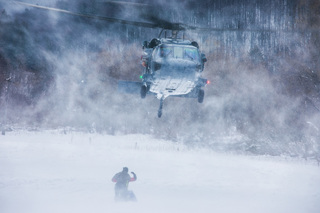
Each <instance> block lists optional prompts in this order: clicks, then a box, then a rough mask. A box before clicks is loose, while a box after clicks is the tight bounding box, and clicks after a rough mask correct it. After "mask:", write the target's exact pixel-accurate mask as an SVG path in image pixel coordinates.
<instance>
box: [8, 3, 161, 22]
mask: <svg viewBox="0 0 320 213" xmlns="http://www.w3.org/2000/svg"><path fill="white" fill-rule="evenodd" d="M13 2H14V3H16V4H21V5H24V6H28V7H34V8H38V9H43V10H51V11H55V12H59V13H65V14H69V15H73V16H79V17H83V18H90V19H96V20H103V21H108V22H112V23H119V24H126V25H133V26H138V27H147V28H159V26H158V25H157V24H155V23H148V22H139V21H129V20H123V19H117V18H109V17H105V16H95V15H89V14H83V13H77V12H71V11H69V10H63V9H59V8H54V7H45V6H39V5H35V4H30V3H25V2H20V1H13Z"/></svg>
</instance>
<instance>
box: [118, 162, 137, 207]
mask: <svg viewBox="0 0 320 213" xmlns="http://www.w3.org/2000/svg"><path fill="white" fill-rule="evenodd" d="M128 171H129V169H128V168H127V167H123V170H122V172H119V173H117V174H115V175H114V176H113V178H112V182H115V183H116V185H115V188H114V189H115V200H116V201H119V200H124V201H127V200H133V201H135V200H136V197H135V195H134V193H133V192H132V191H128V185H129V182H132V181H136V180H137V175H136V174H135V173H134V172H131V174H132V175H133V177H131V176H130V175H129V174H128Z"/></svg>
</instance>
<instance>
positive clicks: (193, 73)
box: [13, 1, 210, 118]
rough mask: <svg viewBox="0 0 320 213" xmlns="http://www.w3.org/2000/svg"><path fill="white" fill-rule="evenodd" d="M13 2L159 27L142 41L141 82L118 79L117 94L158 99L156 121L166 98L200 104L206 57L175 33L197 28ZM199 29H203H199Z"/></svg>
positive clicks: (116, 21)
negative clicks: (150, 95) (190, 100)
mask: <svg viewBox="0 0 320 213" xmlns="http://www.w3.org/2000/svg"><path fill="white" fill-rule="evenodd" d="M13 2H14V3H16V4H20V5H24V6H28V7H34V8H38V9H44V10H51V11H56V12H60V13H66V14H69V15H74V16H80V17H84V18H90V19H99V20H104V21H108V22H113V23H120V24H126V25H134V26H138V27H147V28H160V29H161V32H160V34H159V36H158V37H157V38H153V39H151V40H150V41H144V42H143V45H142V48H143V55H142V56H141V64H142V66H143V71H142V75H141V76H140V78H141V81H121V80H120V81H118V91H119V92H122V93H137V92H139V91H140V96H141V98H142V99H144V98H145V97H146V95H147V94H153V95H155V96H156V97H157V98H158V99H159V100H160V106H159V109H158V117H159V118H160V117H161V116H162V109H163V103H164V100H165V99H166V98H167V97H169V96H171V97H182V98H195V99H197V100H198V102H199V103H202V102H203V100H204V89H203V87H205V86H206V85H207V84H209V83H210V81H209V80H207V79H205V78H202V75H201V74H202V72H203V70H204V67H205V66H204V65H205V63H206V62H207V58H206V56H205V54H204V53H201V51H200V48H199V44H198V43H197V42H196V41H190V40H187V39H185V38H184V37H185V36H184V34H183V37H182V38H181V37H178V33H179V32H185V31H186V30H199V29H200V28H196V27H193V26H188V25H185V24H181V23H171V22H168V21H165V20H162V19H160V18H157V17H154V16H150V17H149V18H148V19H149V22H138V21H129V20H122V19H116V18H109V17H105V16H97V15H90V14H82V13H77V12H72V11H69V10H64V9H59V8H53V7H45V6H40V5H35V4H30V3H25V2H20V1H13ZM113 3H114V2H113ZM200 30H203V28H202V29H200ZM167 31H171V36H167ZM163 34H164V36H163Z"/></svg>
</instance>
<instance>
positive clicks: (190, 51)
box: [158, 46, 199, 61]
mask: <svg viewBox="0 0 320 213" xmlns="http://www.w3.org/2000/svg"><path fill="white" fill-rule="evenodd" d="M158 56H159V57H160V58H175V59H186V60H191V61H198V60H199V52H198V50H197V49H196V48H193V47H185V46H161V47H160V48H159V50H158Z"/></svg>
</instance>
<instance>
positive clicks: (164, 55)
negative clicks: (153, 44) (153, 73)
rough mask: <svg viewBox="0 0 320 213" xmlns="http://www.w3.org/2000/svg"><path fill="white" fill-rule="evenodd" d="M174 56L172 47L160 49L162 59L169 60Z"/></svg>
mask: <svg viewBox="0 0 320 213" xmlns="http://www.w3.org/2000/svg"><path fill="white" fill-rule="evenodd" d="M171 55H172V48H171V47H161V48H160V57H161V58H167V57H170V56H171Z"/></svg>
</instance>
